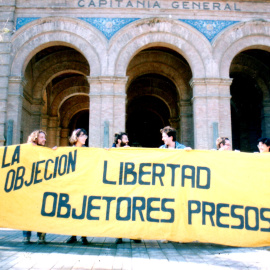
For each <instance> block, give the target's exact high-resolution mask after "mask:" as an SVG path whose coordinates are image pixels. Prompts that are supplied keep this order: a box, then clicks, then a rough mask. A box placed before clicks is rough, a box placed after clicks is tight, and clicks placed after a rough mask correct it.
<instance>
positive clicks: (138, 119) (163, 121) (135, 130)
mask: <svg viewBox="0 0 270 270" xmlns="http://www.w3.org/2000/svg"><path fill="white" fill-rule="evenodd" d="M127 112H128V119H127V132H128V134H129V140H130V144H131V145H132V146H141V147H159V146H160V145H161V144H162V141H161V134H160V129H161V128H163V127H164V126H167V125H169V122H168V119H169V109H168V107H167V106H166V104H165V103H164V102H163V101H162V100H161V99H159V98H157V97H154V96H142V97H139V98H137V99H134V100H132V101H131V103H130V104H128V110H127Z"/></svg>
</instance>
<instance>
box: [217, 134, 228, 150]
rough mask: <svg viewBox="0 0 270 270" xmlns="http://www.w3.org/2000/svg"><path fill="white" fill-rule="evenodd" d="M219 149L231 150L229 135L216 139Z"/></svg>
mask: <svg viewBox="0 0 270 270" xmlns="http://www.w3.org/2000/svg"><path fill="white" fill-rule="evenodd" d="M216 146H217V150H219V151H230V150H232V146H231V143H230V140H229V139H228V138H227V137H218V138H217V140H216Z"/></svg>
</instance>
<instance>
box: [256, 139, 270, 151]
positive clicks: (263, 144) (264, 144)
mask: <svg viewBox="0 0 270 270" xmlns="http://www.w3.org/2000/svg"><path fill="white" fill-rule="evenodd" d="M257 146H258V148H259V151H260V153H269V152H270V139H269V138H260V139H259V140H258V145H257Z"/></svg>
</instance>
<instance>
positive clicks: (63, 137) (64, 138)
mask: <svg viewBox="0 0 270 270" xmlns="http://www.w3.org/2000/svg"><path fill="white" fill-rule="evenodd" d="M68 135H69V129H68V128H62V129H61V131H60V144H59V146H68V145H69V141H68Z"/></svg>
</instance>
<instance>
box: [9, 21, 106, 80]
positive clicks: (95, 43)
mask: <svg viewBox="0 0 270 270" xmlns="http://www.w3.org/2000/svg"><path fill="white" fill-rule="evenodd" d="M11 43H12V51H11V55H13V57H12V59H11V63H12V64H11V74H12V76H22V75H23V74H24V71H25V68H26V66H27V64H28V63H29V61H30V59H31V58H32V57H33V56H34V55H35V54H36V53H37V52H38V51H40V50H42V49H44V48H46V47H49V46H54V45H58V46H59V45H63V46H67V47H71V48H74V49H75V50H77V51H79V52H80V53H81V54H82V55H84V57H85V58H86V59H87V61H88V63H89V65H90V67H91V76H98V75H100V74H101V73H102V70H104V69H105V67H104V66H102V63H107V61H106V57H107V56H106V54H105V53H104V52H105V51H106V43H107V40H106V39H105V37H104V36H103V35H102V34H101V33H100V32H99V31H98V30H97V29H95V28H94V27H93V26H91V25H89V24H87V23H85V22H83V21H81V20H79V19H72V18H62V17H57V18H55V17H47V18H42V19H39V20H36V21H33V22H31V23H28V24H27V25H25V26H23V27H22V28H21V29H19V30H18V31H17V32H16V33H15V34H14V36H13V37H12V40H11ZM104 58H105V59H104Z"/></svg>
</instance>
